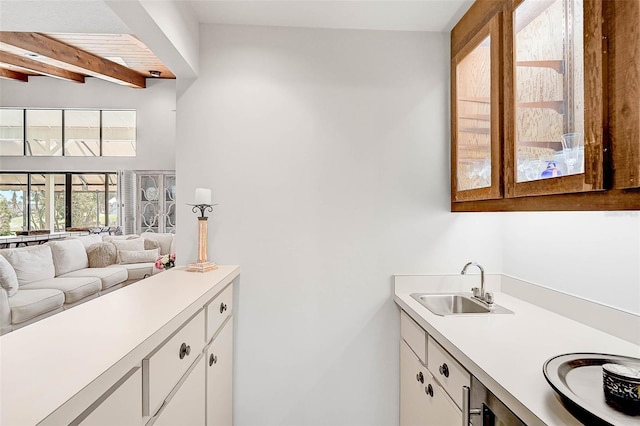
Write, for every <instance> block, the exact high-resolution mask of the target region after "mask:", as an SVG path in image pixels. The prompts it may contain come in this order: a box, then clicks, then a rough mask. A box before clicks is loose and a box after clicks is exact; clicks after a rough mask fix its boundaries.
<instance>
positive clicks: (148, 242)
mask: <svg viewBox="0 0 640 426" xmlns="http://www.w3.org/2000/svg"><path fill="white" fill-rule="evenodd" d="M144 249H145V250H153V249H158V253H160V243H159V242H157V241H156V240H152V239H150V238H145V239H144Z"/></svg>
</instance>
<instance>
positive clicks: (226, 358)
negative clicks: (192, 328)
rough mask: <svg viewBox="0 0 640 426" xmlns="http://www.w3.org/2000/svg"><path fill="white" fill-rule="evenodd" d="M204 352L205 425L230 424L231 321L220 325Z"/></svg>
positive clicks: (227, 425)
mask: <svg viewBox="0 0 640 426" xmlns="http://www.w3.org/2000/svg"><path fill="white" fill-rule="evenodd" d="M205 353H206V369H207V374H206V377H207V392H206V397H207V426H231V425H232V424H233V416H232V412H233V410H232V401H231V395H232V383H231V381H232V376H233V375H232V372H233V321H231V318H229V321H227V322H226V323H225V325H224V326H223V327H222V330H221V331H220V333H219V334H218V335H217V336H216V338H215V339H214V340H213V342H211V345H209V347H208V348H207V351H206V352H205Z"/></svg>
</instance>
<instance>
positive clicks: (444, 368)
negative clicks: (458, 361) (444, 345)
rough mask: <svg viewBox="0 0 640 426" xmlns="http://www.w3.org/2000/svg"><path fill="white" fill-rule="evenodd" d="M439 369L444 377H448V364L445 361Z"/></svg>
mask: <svg viewBox="0 0 640 426" xmlns="http://www.w3.org/2000/svg"><path fill="white" fill-rule="evenodd" d="M439 370H440V374H442V375H443V376H444V377H449V366H448V365H447V363H446V362H445V363H443V364H442V365H441V366H440V368H439Z"/></svg>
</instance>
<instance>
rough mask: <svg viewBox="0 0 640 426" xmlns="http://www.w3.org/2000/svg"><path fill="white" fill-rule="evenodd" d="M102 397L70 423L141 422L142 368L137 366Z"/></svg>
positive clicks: (96, 425) (85, 425) (94, 425)
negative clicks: (94, 405)
mask: <svg viewBox="0 0 640 426" xmlns="http://www.w3.org/2000/svg"><path fill="white" fill-rule="evenodd" d="M103 398H104V399H103V400H102V401H99V402H96V404H97V406H96V407H95V408H93V407H89V409H87V411H85V412H84V413H82V414H81V415H80V417H79V418H77V419H76V421H74V422H72V423H71V424H78V425H83V426H89V425H92V426H112V425H139V424H141V423H142V369H141V368H137V369H136V370H135V371H133V372H132V373H131V375H129V376H128V377H126V379H124V381H123V382H122V383H120V384H117V385H115V386H114V388H113V389H110V390H109V392H107V394H105V395H104V396H103ZM92 408H93V410H92ZM85 416H86V417H85Z"/></svg>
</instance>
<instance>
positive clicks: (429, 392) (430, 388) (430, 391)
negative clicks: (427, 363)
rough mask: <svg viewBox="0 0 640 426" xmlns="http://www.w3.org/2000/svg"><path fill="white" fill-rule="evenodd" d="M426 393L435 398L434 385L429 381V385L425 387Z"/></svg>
mask: <svg viewBox="0 0 640 426" xmlns="http://www.w3.org/2000/svg"><path fill="white" fill-rule="evenodd" d="M424 393H426V394H427V395H429V396H430V397H431V398H433V386H431V383H429V384H428V385H427V387H425V388H424Z"/></svg>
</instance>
